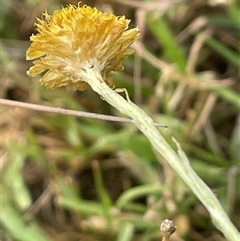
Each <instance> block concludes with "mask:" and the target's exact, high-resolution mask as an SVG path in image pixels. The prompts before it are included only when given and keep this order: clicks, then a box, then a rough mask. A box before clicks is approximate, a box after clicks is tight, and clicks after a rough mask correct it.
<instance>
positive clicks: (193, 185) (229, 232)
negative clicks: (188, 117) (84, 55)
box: [81, 67, 240, 241]
mask: <svg viewBox="0 0 240 241" xmlns="http://www.w3.org/2000/svg"><path fill="white" fill-rule="evenodd" d="M81 75H84V78H85V80H86V82H87V83H88V84H89V85H90V86H91V87H92V89H93V90H94V91H95V92H97V93H98V94H99V95H100V96H101V98H103V99H104V100H105V101H106V102H108V103H109V104H110V105H112V106H113V107H115V108H116V109H118V110H119V111H120V112H121V113H123V114H125V115H127V116H129V117H130V118H132V120H133V122H134V124H135V125H136V126H137V127H138V128H139V130H141V131H142V133H143V134H144V135H145V136H146V137H147V138H148V140H149V141H150V142H151V144H152V146H153V147H154V148H155V150H156V151H157V152H159V153H160V154H161V155H162V156H163V157H164V159H165V160H166V161H167V162H168V163H169V164H170V165H171V167H172V168H173V169H174V170H175V171H176V172H177V173H178V174H179V175H180V176H181V178H182V179H183V180H184V181H185V183H186V184H187V185H188V186H189V188H190V189H191V190H192V192H193V193H194V194H195V195H196V196H197V197H198V199H199V200H200V201H201V202H202V204H203V205H204V206H205V208H206V209H207V210H208V211H209V213H210V215H211V218H212V221H213V223H214V225H215V226H216V227H217V228H218V229H219V230H220V231H221V232H222V233H223V234H224V235H225V237H226V238H227V239H228V240H229V241H239V240H240V234H239V233H238V231H237V229H236V228H235V227H234V225H233V224H232V222H231V221H230V219H229V217H228V216H227V214H226V212H225V211H224V210H223V208H222V206H221V204H220V203H219V201H218V199H217V198H216V196H215V195H214V194H213V192H212V191H211V190H210V188H209V187H208V186H207V185H206V184H205V183H204V182H203V181H202V179H201V178H200V177H199V176H198V175H197V174H196V172H195V171H194V170H193V169H192V167H191V166H190V164H189V160H188V158H187V157H186V155H185V153H184V152H183V150H182V149H181V147H180V144H179V143H178V142H177V141H176V140H175V139H174V138H173V141H174V142H175V143H176V146H177V149H178V152H177V153H176V152H175V151H174V150H173V149H172V148H171V146H170V145H169V144H168V143H167V142H166V141H165V139H164V138H163V136H162V135H161V134H160V132H159V131H158V129H157V128H156V127H155V126H154V122H153V120H152V119H151V118H150V117H149V116H148V115H147V114H146V113H145V112H144V111H143V110H142V109H140V108H139V107H138V106H137V105H135V104H134V103H132V102H131V101H130V100H125V99H124V98H123V97H122V96H120V95H119V94H118V93H116V92H115V91H114V90H112V89H111V88H110V87H109V86H107V84H106V83H105V82H104V81H103V79H102V76H101V74H100V73H99V71H98V70H97V69H95V67H93V68H89V69H86V72H84V73H81Z"/></svg>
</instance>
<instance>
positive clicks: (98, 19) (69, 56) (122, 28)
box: [26, 5, 140, 90]
mask: <svg viewBox="0 0 240 241" xmlns="http://www.w3.org/2000/svg"><path fill="white" fill-rule="evenodd" d="M37 21H38V23H36V27H37V32H38V33H37V34H36V35H32V36H31V38H30V40H31V41H32V44H31V45H30V47H29V49H28V50H27V54H26V56H27V60H32V59H37V60H35V61H34V62H33V63H34V66H32V67H31V68H30V69H29V71H28V72H27V74H28V75H30V76H32V77H34V76H36V75H38V74H40V73H44V75H43V77H42V78H41V79H40V82H41V84H43V85H45V86H46V87H48V88H56V87H61V86H66V85H71V86H73V89H74V90H84V89H85V88H86V87H87V86H88V84H87V82H86V79H85V78H83V76H82V73H83V72H85V71H86V68H93V67H94V68H95V70H97V71H99V73H100V74H101V75H102V77H103V80H104V81H105V82H106V84H107V85H109V86H110V87H111V88H114V87H115V81H114V78H113V75H112V71H115V70H122V69H123V66H122V60H123V59H125V58H126V57H127V56H129V55H130V54H132V53H133V50H132V49H130V48H129V46H130V45H131V44H132V43H133V41H134V40H136V39H138V38H139V37H140V33H139V29H138V28H134V29H129V30H128V29H127V28H128V25H129V22H130V20H128V19H126V18H125V16H121V17H117V16H115V15H114V14H113V13H103V12H101V11H99V10H98V9H97V8H91V7H89V6H86V5H84V6H82V7H80V6H78V7H76V6H73V5H69V6H67V7H66V8H63V9H62V10H61V11H55V12H54V13H53V15H52V16H50V15H49V14H48V13H47V12H45V13H44V14H43V18H42V19H37ZM39 58H40V59H39Z"/></svg>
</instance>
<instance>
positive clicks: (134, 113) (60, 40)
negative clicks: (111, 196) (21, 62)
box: [27, 5, 239, 241]
mask: <svg viewBox="0 0 240 241" xmlns="http://www.w3.org/2000/svg"><path fill="white" fill-rule="evenodd" d="M128 24H129V20H127V19H125V17H124V16H122V17H117V16H115V15H114V14H112V13H103V12H101V11H99V10H97V9H96V8H91V7H88V6H86V5H84V6H82V7H79V6H78V7H74V6H73V5H69V6H68V7H66V8H63V9H62V10H61V11H55V12H54V13H53V15H52V16H50V15H48V13H47V12H45V13H44V14H43V19H41V20H40V19H38V23H37V24H36V26H37V31H38V33H37V34H36V35H32V36H31V41H32V44H31V46H30V47H29V49H28V51H27V59H28V60H32V59H37V60H35V61H34V62H33V63H34V66H32V67H31V68H30V69H29V71H28V72H27V73H28V75H30V76H36V75H38V74H40V73H43V77H42V78H41V80H40V82H41V84H43V85H45V86H46V87H48V88H56V87H61V86H66V85H71V86H73V88H74V89H75V90H84V89H85V88H86V87H87V86H88V85H90V86H91V88H92V89H93V90H94V91H95V92H97V93H98V94H99V95H100V96H101V97H102V99H104V100H105V101H107V102H108V103H109V104H111V105H112V106H114V107H115V108H116V109H118V110H119V111H120V112H122V113H124V114H126V115H128V116H129V117H131V118H132V121H133V123H134V124H135V125H136V126H137V127H138V129H139V130H141V131H142V133H143V134H144V135H145V136H146V137H147V138H148V140H149V141H150V142H151V144H152V146H153V147H154V148H155V150H156V152H158V153H159V154H161V155H162V157H163V158H164V159H165V160H166V161H167V162H168V163H169V164H170V166H171V167H172V168H173V169H174V170H175V171H176V172H177V173H178V174H179V175H180V176H181V178H182V179H183V180H184V181H185V182H186V184H187V185H188V186H189V188H190V189H191V190H192V191H193V193H194V194H195V195H196V196H197V197H198V198H199V200H200V201H201V202H202V203H203V205H204V206H205V207H206V209H207V210H208V211H209V213H210V215H211V218H212V221H213V223H214V224H215V226H216V227H217V228H218V229H219V230H221V231H222V232H223V233H224V235H225V237H226V238H227V239H228V240H233V241H237V240H239V233H238V232H237V230H236V228H235V227H234V226H233V224H232V223H231V221H230V219H229V217H228V216H227V214H226V213H225V211H224V210H223V208H222V206H221V204H220V203H219V201H218V200H217V198H216V196H215V195H214V194H213V192H212V191H211V190H210V188H209V187H208V186H207V185H206V184H205V183H204V182H203V181H202V179H201V178H200V177H199V176H198V175H197V174H196V172H195V171H194V170H193V169H192V167H191V165H190V162H189V160H188V158H187V156H186V155H185V153H184V152H183V150H182V149H181V147H180V144H179V143H178V142H177V141H176V140H175V138H172V139H173V141H174V143H175V144H176V149H177V151H176V150H175V149H173V148H172V147H171V146H170V145H169V144H168V143H167V142H166V140H165V139H164V138H163V136H162V135H161V133H160V132H159V131H158V129H157V128H156V125H155V123H154V122H153V120H152V119H151V118H150V117H149V116H148V115H147V114H146V113H145V112H144V111H143V110H142V109H141V108H139V107H138V106H137V105H135V104H134V103H133V102H131V101H130V100H129V98H127V100H125V99H124V98H123V97H122V96H120V95H119V94H118V93H116V91H114V90H112V88H114V85H115V84H114V79H113V76H112V71H114V70H122V69H123V66H122V60H123V59H124V58H125V57H127V56H128V55H130V54H132V53H133V51H132V50H131V49H129V46H130V45H131V44H132V43H133V41H134V40H136V39H138V38H139V37H140V33H139V29H138V28H134V29H130V30H127V28H128Z"/></svg>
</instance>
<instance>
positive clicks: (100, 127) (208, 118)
mask: <svg viewBox="0 0 240 241" xmlns="http://www.w3.org/2000/svg"><path fill="white" fill-rule="evenodd" d="M69 3H71V4H77V1H74V0H72V1H71V0H62V1H57V0H51V1H47V0H44V1H42V0H41V1H40V0H11V1H7V0H4V1H2V2H1V11H2V12H1V15H2V16H1V22H0V28H1V36H2V37H1V57H2V58H1V79H2V81H1V98H5V99H11V100H16V101H21V102H27V103H35V104H41V105H46V106H55V107H63V108H68V109H74V110H84V111H88V112H94V113H101V114H103V113H104V114H111V115H116V116H119V115H120V114H119V113H118V112H117V111H116V110H114V109H113V108H111V107H110V106H109V105H108V104H107V103H105V102H104V101H102V100H101V99H100V98H99V97H98V96H97V95H96V94H95V93H94V92H93V91H92V90H91V89H88V90H87V91H84V92H74V91H72V90H71V89H69V88H61V89H55V90H47V89H45V88H44V87H42V86H40V85H39V83H38V79H37V78H36V79H31V78H29V77H28V76H27V75H26V70H27V69H28V68H29V66H30V65H31V63H28V62H27V61H26V60H25V52H26V49H27V47H28V46H29V36H30V35H31V34H32V32H34V31H35V29H34V26H33V25H34V22H35V19H36V17H40V16H41V14H42V12H44V11H45V9H48V12H50V13H51V12H53V11H54V10H56V9H61V6H62V5H63V6H65V5H66V4H69ZM83 3H86V4H88V5H90V6H96V7H98V8H99V9H101V10H103V11H113V12H114V13H115V14H116V15H125V16H126V17H127V18H130V19H132V22H131V25H132V26H136V25H138V26H139V27H140V29H141V31H142V39H141V41H140V42H137V43H136V44H135V45H134V48H135V50H136V54H135V56H133V57H130V58H128V59H127V61H125V64H124V65H125V70H124V71H123V72H121V73H116V85H117V87H119V88H121V87H125V88H127V90H128V92H129V94H130V98H131V99H132V100H134V102H136V103H138V104H139V105H140V106H142V108H143V109H144V110H146V112H147V113H149V115H150V116H152V117H153V118H154V120H155V121H156V122H158V123H162V124H167V125H168V126H169V128H168V129H169V130H170V131H171V133H172V134H173V135H174V136H175V137H176V138H177V139H178V141H179V142H180V143H181V145H182V147H183V149H184V151H185V152H186V154H187V156H188V157H189V159H190V161H191V165H192V166H193V168H194V169H195V170H196V172H197V173H198V174H199V175H200V176H201V178H202V179H203V180H204V181H205V182H206V183H207V184H208V185H209V187H210V188H211V189H212V190H213V191H214V192H215V193H216V195H217V197H218V198H219V200H220V202H221V204H222V205H223V207H224V209H225V210H226V212H227V213H228V215H229V217H230V218H231V220H232V222H233V223H234V224H235V225H236V226H237V228H240V225H239V224H240V222H239V221H240V220H239V214H240V213H239V211H240V210H239V208H238V207H239V205H240V199H239V197H240V190H239V188H238V187H237V183H238V182H239V177H240V174H239V148H240V140H239V131H240V117H239V109H240V100H239V90H240V84H239V83H240V82H239V26H240V25H239V16H240V3H239V1H237V0H236V1H228V0H225V1H223V0H222V1H218V0H208V1H207V0H201V1H200V0H199V1H197V0H196V1H186V0H182V1H180V0H175V1H174V0H172V1H170V0H166V1H131V0H128V1H125V0H122V1H120V0H119V1H117V0H112V1H110V0H108V1H107V0H105V1H103V0H102V1H101V0H96V1H93V0H92V1H83ZM161 131H162V132H163V134H165V135H166V138H168V136H169V135H168V134H167V133H168V132H167V131H166V130H161ZM0 155H1V184H2V185H1V187H2V188H1V209H2V214H4V215H2V216H1V230H0V231H1V233H0V236H1V237H2V238H1V240H3V241H12V240H14V241H15V240H16V241H33V240H36V241H50V240H58V241H65V240H66V241H75V240H76V241H77V240H83V241H85V240H86V241H90V240H117V241H127V240H136V241H154V240H161V233H160V230H159V225H160V223H161V221H162V220H163V219H165V218H169V219H172V220H174V222H175V225H176V226H177V228H178V229H177V232H176V233H175V234H174V235H173V236H172V240H175V241H178V240H179V241H180V240H186V241H192V240H195V241H202V240H209V241H213V240H219V241H224V240H225V239H224V237H223V236H222V235H221V233H220V232H218V231H217V230H216V228H215V227H214V226H213V224H212V223H211V220H210V218H209V215H208V213H207V212H206V210H205V208H204V207H203V206H202V205H201V203H200V202H199V201H198V200H197V198H196V197H195V196H194V195H193V194H192V193H191V191H190V190H189V188H188V187H187V186H186V185H185V184H184V183H183V181H182V180H181V179H180V178H179V177H178V175H177V174H176V173H175V172H173V170H172V169H171V168H170V167H169V165H168V164H167V163H166V162H165V160H163V159H162V157H161V156H158V155H156V153H154V151H153V149H152V148H151V145H150V144H149V142H148V141H147V139H146V138H145V137H144V136H143V135H142V134H141V133H139V132H138V131H137V129H136V128H135V126H133V125H131V124H126V123H113V122H107V121H100V120H93V119H87V118H76V117H73V116H65V115H57V114H51V113H44V112H36V111H30V110H27V109H21V108H14V107H8V106H3V105H2V106H1V152H0ZM157 160H158V161H157ZM159 160H160V163H162V164H161V165H160V164H159Z"/></svg>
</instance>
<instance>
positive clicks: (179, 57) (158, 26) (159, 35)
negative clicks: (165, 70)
mask: <svg viewBox="0 0 240 241" xmlns="http://www.w3.org/2000/svg"><path fill="white" fill-rule="evenodd" d="M147 25H148V27H149V29H150V30H151V32H152V33H153V35H154V36H155V37H156V39H157V40H158V41H159V43H160V44H161V45H162V46H163V48H164V54H165V57H167V58H169V60H170V61H172V62H173V63H176V64H177V65H178V67H179V68H180V69H181V70H182V71H184V70H185V67H186V62H187V61H186V56H185V54H184V52H183V50H182V48H181V46H179V44H178V42H177V41H176V38H175V35H174V33H173V32H172V31H171V28H170V27H169V26H168V24H167V22H166V21H165V20H164V19H163V18H158V19H153V18H152V17H150V16H148V18H147Z"/></svg>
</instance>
